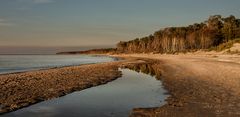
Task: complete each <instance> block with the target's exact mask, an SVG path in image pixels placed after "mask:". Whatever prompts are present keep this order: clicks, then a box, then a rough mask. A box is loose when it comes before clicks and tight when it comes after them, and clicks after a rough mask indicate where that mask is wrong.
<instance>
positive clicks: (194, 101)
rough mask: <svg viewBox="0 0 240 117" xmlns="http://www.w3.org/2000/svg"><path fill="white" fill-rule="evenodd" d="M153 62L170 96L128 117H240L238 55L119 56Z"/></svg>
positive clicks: (239, 67)
mask: <svg viewBox="0 0 240 117" xmlns="http://www.w3.org/2000/svg"><path fill="white" fill-rule="evenodd" d="M122 56H125V57H126V56H131V57H142V58H150V59H155V62H154V64H153V66H154V67H153V68H155V69H156V68H158V69H160V70H161V76H159V77H160V79H161V80H162V81H163V84H164V86H165V88H166V89H167V90H168V91H169V93H170V95H171V97H170V98H168V99H167V101H168V104H166V105H164V106H162V107H156V108H148V109H142V108H136V109H134V110H133V112H132V114H131V117H239V116H240V64H239V62H240V56H234V55H217V56H216V55H214V56H212V55H201V56H197V55H154V54H152V55H150V54H135V55H122Z"/></svg>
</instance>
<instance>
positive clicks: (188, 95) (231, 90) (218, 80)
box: [0, 54, 240, 117]
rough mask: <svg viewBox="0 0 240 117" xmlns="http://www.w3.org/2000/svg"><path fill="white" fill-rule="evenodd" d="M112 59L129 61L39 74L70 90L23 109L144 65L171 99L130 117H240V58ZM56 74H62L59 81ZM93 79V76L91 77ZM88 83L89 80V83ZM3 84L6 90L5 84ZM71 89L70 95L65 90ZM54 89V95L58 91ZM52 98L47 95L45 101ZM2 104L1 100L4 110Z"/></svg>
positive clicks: (133, 56) (153, 56) (154, 56)
mask: <svg viewBox="0 0 240 117" xmlns="http://www.w3.org/2000/svg"><path fill="white" fill-rule="evenodd" d="M109 56H113V57H120V58H124V60H121V61H113V62H106V63H97V64H90V65H81V66H74V67H63V68H55V69H50V70H43V71H37V72H40V73H41V72H44V73H41V75H43V76H48V77H49V75H50V76H52V77H54V79H55V81H54V80H52V79H51V78H50V79H48V80H50V81H48V82H45V83H49V82H53V83H54V85H57V84H62V85H61V86H60V89H61V88H62V89H65V90H57V91H56V92H55V93H57V94H54V93H53V94H51V95H48V96H46V97H41V96H40V98H39V97H37V98H36V99H37V100H35V102H33V103H27V105H25V106H24V105H23V106H22V107H26V106H29V105H32V104H35V103H38V102H41V101H44V100H48V99H51V98H56V97H61V96H64V95H66V94H68V93H71V92H74V91H80V90H83V89H86V88H90V87H93V86H97V85H101V84H105V83H107V82H110V81H113V80H115V79H117V78H118V77H120V76H121V73H119V71H118V68H119V67H127V68H131V69H135V67H138V68H139V67H140V68H141V65H143V68H145V67H146V66H147V67H148V68H151V70H147V71H146V73H149V74H152V73H153V72H154V74H155V75H156V78H157V79H158V80H161V81H162V83H163V86H164V88H165V89H167V91H168V93H169V94H170V97H168V99H167V100H166V101H167V104H166V105H164V106H161V107H155V108H135V109H133V111H132V113H131V115H130V117H139V116H140V117H144V116H149V117H155V116H173V117H175V116H176V117H177V116H199V115H203V116H220V117H222V116H224V117H228V116H239V115H240V113H239V112H240V109H239V108H240V85H239V84H237V82H240V74H239V71H240V64H239V62H240V56H231V55H228V56H225V55H223V56H221V55H159V54H127V55H109ZM93 68H94V70H93ZM75 70H76V71H77V72H76V71H75ZM63 71H65V72H70V73H71V74H75V75H73V76H76V77H77V78H74V77H72V76H71V74H65V75H64V74H61V73H62V72H63ZM49 72H50V73H51V74H49ZM55 72H57V73H60V75H58V74H56V73H55ZM86 72H87V73H86ZM32 73H35V75H37V74H36V72H35V71H34V72H30V74H32ZM46 73H48V74H46ZM52 73H53V74H52ZM89 73H90V74H91V76H89ZM20 74H24V73H20ZM25 74H29V73H25ZM10 75H12V74H10ZM13 75H14V74H13ZM6 76H7V75H6ZM24 77H25V78H26V76H24V75H23V76H21V77H20V78H24ZM48 77H47V78H48ZM56 77H58V78H56ZM59 78H60V79H63V81H61V82H59V81H58V80H59ZM69 78H70V79H69ZM72 78H73V79H72ZM85 78H87V81H86V79H85ZM2 79H3V78H2V75H0V83H1V80H2ZM8 79H10V78H8ZM40 79H41V78H40ZM42 79H45V78H42ZM84 79H85V80H84ZM10 80H11V79H10ZM69 80H70V81H69ZM71 80H73V81H76V80H77V81H79V82H80V83H78V84H71V83H70V84H68V82H72V81H71ZM56 81H57V82H56ZM66 81H67V82H66ZM66 83H67V84H66ZM2 84H3V85H4V83H2ZM40 84H43V83H41V82H40V83H38V85H40ZM50 84H51V83H50ZM51 86H52V84H51ZM66 87H68V88H69V89H66ZM44 88H45V90H46V89H49V87H44ZM55 88H56V87H55ZM58 88H59V87H58ZM50 89H51V90H50V92H51V91H52V90H53V89H52V88H50ZM0 91H3V90H0ZM38 91H39V90H37V92H38ZM3 92H4V91H3ZM30 93H34V94H35V91H30ZM48 93H49V92H43V91H42V94H44V95H45V94H48ZM0 94H1V93H0ZM0 97H1V96H0ZM49 97H50V98H49ZM33 99H35V98H33ZM2 101H3V100H1V99H0V104H1V103H2ZM23 102H24V101H23ZM30 102H31V100H30ZM20 104H21V103H20ZM23 104H26V103H23ZM10 107H15V109H13V110H8V112H10V111H14V110H16V109H19V108H17V107H16V105H10ZM10 107H9V109H10ZM22 107H20V108H22ZM2 112H3V111H2ZM0 114H3V113H0Z"/></svg>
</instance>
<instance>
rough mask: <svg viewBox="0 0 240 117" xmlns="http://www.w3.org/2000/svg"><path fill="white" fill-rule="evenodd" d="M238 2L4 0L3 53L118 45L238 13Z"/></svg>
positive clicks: (0, 11) (0, 16) (0, 21)
mask: <svg viewBox="0 0 240 117" xmlns="http://www.w3.org/2000/svg"><path fill="white" fill-rule="evenodd" d="M239 6H240V0H0V54H1V53H4V54H6V53H8V52H11V53H21V52H24V53H27V52H28V50H29V49H31V53H34V49H35V50H36V51H39V48H45V49H44V52H46V51H47V49H46V48H57V47H61V48H64V47H65V48H74V49H75V50H77V49H80V48H86V47H89V48H95V47H114V45H115V44H116V43H117V42H119V41H127V40H132V39H134V38H137V37H143V36H147V35H150V34H153V33H154V32H155V31H157V30H159V29H162V28H165V27H170V26H187V25H190V24H193V23H199V22H202V21H205V20H207V19H208V17H209V16H210V15H215V14H220V15H222V16H229V15H235V16H236V17H237V18H240V7H239ZM19 48H25V49H20V50H21V51H20V50H19ZM26 48H27V49H26ZM63 50H64V49H63ZM29 52H30V51H29ZM51 52H52V50H51Z"/></svg>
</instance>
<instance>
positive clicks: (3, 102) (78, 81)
mask: <svg viewBox="0 0 240 117" xmlns="http://www.w3.org/2000/svg"><path fill="white" fill-rule="evenodd" d="M131 61H132V62H135V59H126V60H122V61H115V62H108V63H100V64H90V65H81V66H73V67H63V68H56V69H48V70H39V71H29V72H23V73H15V74H6V75H0V85H1V86H0V114H3V113H5V112H10V111H14V110H17V109H19V108H22V107H25V106H29V105H32V104H34V103H37V102H40V101H44V100H48V99H52V98H56V97H60V96H63V95H66V94H68V93H71V92H74V91H80V90H83V89H86V88H89V87H93V86H96V85H100V84H105V83H107V82H109V81H112V80H114V79H116V78H118V77H120V76H121V72H120V71H118V68H119V66H120V65H121V64H122V63H126V62H131Z"/></svg>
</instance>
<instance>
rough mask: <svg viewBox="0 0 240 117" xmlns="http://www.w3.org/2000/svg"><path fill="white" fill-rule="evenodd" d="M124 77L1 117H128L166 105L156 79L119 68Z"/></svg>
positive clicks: (164, 96)
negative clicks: (136, 109)
mask: <svg viewBox="0 0 240 117" xmlns="http://www.w3.org/2000/svg"><path fill="white" fill-rule="evenodd" d="M120 70H121V71H122V74H123V75H122V77H121V78H118V79H117V80H114V81H112V82H109V83H107V84H105V85H100V86H97V87H92V88H89V89H85V90H82V91H78V92H74V93H71V94H68V95H66V96H63V97H60V98H55V99H52V100H48V101H44V102H41V103H38V104H35V105H32V106H29V107H26V108H23V109H20V110H17V111H15V112H11V113H8V114H5V115H2V117H127V116H128V115H129V114H130V113H131V110H132V109H133V108H149V107H159V106H161V105H164V104H165V103H166V102H165V101H164V100H165V99H166V98H167V95H166V90H165V89H164V88H163V86H162V83H161V81H159V80H156V79H155V77H154V76H151V75H147V74H144V73H141V72H135V71H132V70H129V69H120Z"/></svg>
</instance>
